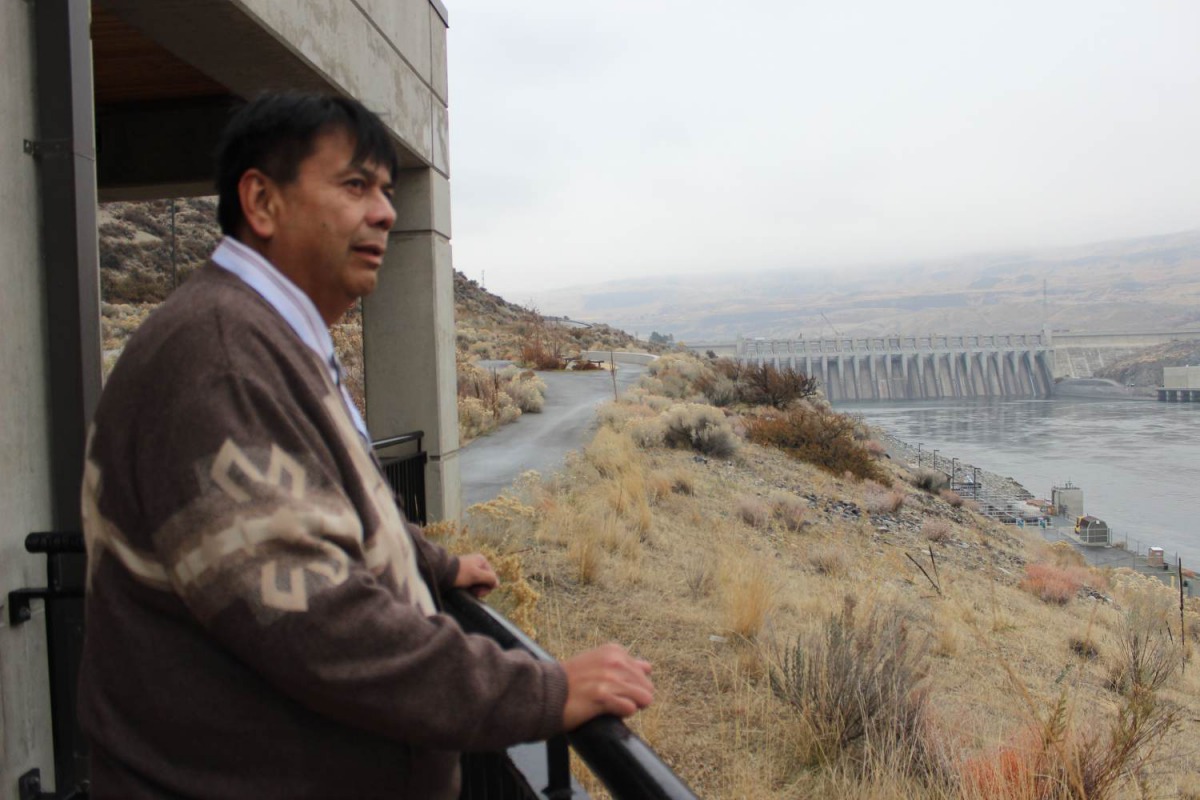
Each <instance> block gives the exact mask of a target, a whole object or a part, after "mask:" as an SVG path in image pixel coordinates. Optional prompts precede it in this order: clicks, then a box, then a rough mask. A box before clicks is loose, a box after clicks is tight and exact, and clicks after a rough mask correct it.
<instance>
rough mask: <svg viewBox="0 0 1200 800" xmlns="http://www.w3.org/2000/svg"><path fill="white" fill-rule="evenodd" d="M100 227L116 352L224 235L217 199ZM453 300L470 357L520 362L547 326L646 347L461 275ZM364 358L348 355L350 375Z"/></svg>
mask: <svg viewBox="0 0 1200 800" xmlns="http://www.w3.org/2000/svg"><path fill="white" fill-rule="evenodd" d="M97 221H98V228H99V236H100V289H101V299H102V300H103V314H102V326H103V328H104V331H103V341H104V349H105V350H106V351H108V352H110V353H115V352H116V351H119V350H120V349H121V348H122V347H123V346H124V342H125V340H126V339H127V338H128V336H129V335H130V334H132V333H133V331H134V330H136V329H137V327H138V325H140V324H141V322H142V320H144V319H145V317H146V315H147V314H148V313H149V312H150V310H152V309H153V308H154V307H155V306H156V305H158V304H159V303H161V302H162V301H163V300H165V299H166V297H167V295H168V294H170V292H171V290H172V288H174V287H175V286H176V285H178V284H180V283H182V282H183V281H185V280H186V279H187V277H188V276H189V275H190V274H191V273H192V272H193V271H194V270H196V269H197V268H199V267H200V266H202V265H203V264H204V263H205V262H207V261H208V258H209V256H210V255H211V254H212V251H213V249H214V248H215V247H216V246H217V242H218V241H220V238H221V232H220V229H219V228H218V226H217V223H216V198H213V197H198V198H187V199H180V200H175V201H171V200H155V201H150V202H141V203H106V204H104V205H102V206H101V207H100V211H99V215H98V220H97ZM172 231H174V236H172ZM172 239H174V246H173V247H172ZM454 300H455V316H456V318H457V322H458V349H459V352H460V353H461V354H462V357H463V358H471V357H478V358H485V359H490V358H501V359H515V358H517V357H518V356H519V355H520V347H521V343H522V342H523V341H524V340H526V339H528V338H529V337H530V336H531V335H534V334H535V332H536V331H537V330H538V329H541V328H552V329H553V330H554V333H555V336H557V337H558V338H560V339H561V340H562V343H563V347H564V348H565V349H566V351H567V354H573V353H572V351H578V350H579V349H611V348H615V349H629V348H635V347H636V348H637V349H645V346H644V345H639V344H638V343H637V342H636V341H635V340H634V338H633V337H632V336H630V335H629V334H627V333H625V332H624V331H621V330H617V329H615V328H611V327H609V326H608V325H603V324H597V325H581V324H571V323H570V322H569V321H567V322H562V323H560V322H556V321H554V320H547V319H545V318H544V317H542V315H541V314H539V313H538V312H537V311H536V310H530V309H526V308H522V307H521V306H518V305H516V304H514V303H510V302H508V301H506V300H504V299H503V298H501V297H498V296H497V295H494V294H492V293H491V292H488V291H487V290H485V289H484V288H483V287H481V286H479V284H478V283H476V282H475V281H473V280H468V279H467V278H466V277H464V276H463V275H462V274H461V273H458V272H456V273H455V274H454ZM343 325H348V326H350V327H351V328H360V327H361V325H360V322H359V318H358V316H357V314H355V313H351V314H350V315H348V317H347V319H346V321H345V323H343ZM340 327H342V326H339V328H340ZM344 333H345V337H342V336H337V337H336V338H338V340H339V345H340V344H342V339H343V338H345V340H346V342H347V344H346V346H348V347H350V348H352V349H353V348H354V347H361V345H357V344H355V343H356V342H357V341H359V334H358V333H356V332H355V331H351V330H348V331H345V332H344ZM110 360H111V359H110ZM358 360H361V359H356V358H355V357H354V356H353V355H352V354H348V355H347V357H346V361H347V362H348V364H347V366H348V367H350V368H351V371H353V368H354V362H356V361H358ZM110 366H111V364H110Z"/></svg>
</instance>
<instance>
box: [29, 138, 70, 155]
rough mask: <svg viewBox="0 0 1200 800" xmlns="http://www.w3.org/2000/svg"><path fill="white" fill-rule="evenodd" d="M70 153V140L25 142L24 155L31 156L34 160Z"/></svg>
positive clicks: (32, 140) (31, 140) (30, 140)
mask: <svg viewBox="0 0 1200 800" xmlns="http://www.w3.org/2000/svg"><path fill="white" fill-rule="evenodd" d="M70 152H71V140H70V139H42V140H40V141H39V140H34V139H26V140H25V154H26V155H31V156H33V157H34V158H45V157H46V156H56V155H62V154H64V153H70Z"/></svg>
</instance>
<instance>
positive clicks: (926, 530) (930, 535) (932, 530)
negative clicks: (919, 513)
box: [921, 518, 953, 543]
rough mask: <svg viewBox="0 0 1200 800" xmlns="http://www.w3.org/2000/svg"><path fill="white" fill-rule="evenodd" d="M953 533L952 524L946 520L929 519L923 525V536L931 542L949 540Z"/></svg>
mask: <svg viewBox="0 0 1200 800" xmlns="http://www.w3.org/2000/svg"><path fill="white" fill-rule="evenodd" d="M952 531H953V528H952V527H951V525H950V523H949V522H947V521H946V520H944V519H936V518H935V519H927V520H925V521H924V522H923V523H921V535H922V536H924V537H925V538H926V539H928V540H929V541H931V542H939V543H940V542H945V541H947V540H949V539H950V534H951V532H952Z"/></svg>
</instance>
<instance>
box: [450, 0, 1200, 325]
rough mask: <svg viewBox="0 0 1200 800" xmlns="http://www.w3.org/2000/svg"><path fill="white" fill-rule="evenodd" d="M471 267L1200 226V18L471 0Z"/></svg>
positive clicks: (623, 274) (1179, 13)
mask: <svg viewBox="0 0 1200 800" xmlns="http://www.w3.org/2000/svg"><path fill="white" fill-rule="evenodd" d="M446 5H447V7H448V9H449V12H450V31H449V62H450V63H449V69H450V161H451V174H452V177H451V187H452V193H453V203H454V205H453V215H454V223H453V224H454V262H455V267H456V268H457V269H459V270H461V271H463V272H465V273H466V274H467V276H468V277H471V278H475V279H477V280H478V279H479V278H480V277H481V276H483V275H484V273H486V285H487V287H488V288H489V289H491V290H493V291H497V292H499V293H501V294H503V295H505V296H506V297H508V298H509V299H512V300H516V301H523V299H524V298H526V297H529V296H532V295H533V294H534V293H535V292H536V290H537V289H544V288H554V287H562V286H569V285H574V284H584V283H596V282H600V281H602V280H606V279H611V278H631V277H637V276H641V275H660V274H662V275H665V274H679V273H692V274H695V273H703V272H730V271H751V270H760V269H778V268H789V269H796V270H797V271H800V270H812V269H833V268H845V267H848V266H861V265H864V264H885V263H888V262H894V261H900V260H909V259H920V258H941V257H949V256H954V255H957V254H964V253H972V252H981V251H988V250H995V249H1006V248H1010V247H1018V248H1019V247H1028V246H1044V245H1060V244H1080V243H1086V242H1091V241H1098V240H1105V239H1113V238H1123V237H1127V236H1138V235H1146V234H1155V233H1168V232H1176V231H1181V230H1188V229H1195V228H1200V3H1197V2H1192V0H1179V1H1178V2H1153V1H1152V0H1127V1H1126V2H1106V1H1105V0H1087V1H1086V2H1083V1H1080V2H1065V1H1064V2H1059V1H1056V0H1038V1H1037V2H1026V1H1025V0H1003V1H1000V0H997V1H996V2H970V1H969V0H957V1H956V2H923V1H922V0H915V1H913V0H910V1H909V2H904V3H899V2H850V1H849V0H847V2H820V3H812V2H803V0H789V1H788V2H776V1H775V0H757V2H746V3H734V2H730V1H729V0H725V1H724V2H719V3H718V2H707V0H687V1H686V2H684V1H683V0H679V1H676V0H638V1H637V2H633V0H604V2H600V0H557V2H555V1H552V0H539V2H531V1H530V0H506V1H505V2H498V0H447V3H446Z"/></svg>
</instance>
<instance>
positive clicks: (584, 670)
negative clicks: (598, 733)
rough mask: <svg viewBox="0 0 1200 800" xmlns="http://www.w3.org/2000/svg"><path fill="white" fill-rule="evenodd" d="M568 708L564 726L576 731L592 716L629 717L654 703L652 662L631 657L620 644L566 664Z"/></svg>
mask: <svg viewBox="0 0 1200 800" xmlns="http://www.w3.org/2000/svg"><path fill="white" fill-rule="evenodd" d="M563 667H564V668H565V669H566V671H567V706H566V708H565V709H564V710H563V724H564V725H565V726H566V729H567V730H569V731H570V730H574V729H575V728H578V727H579V726H580V725H582V724H583V723H585V722H587V721H588V720H589V719H591V718H592V717H596V716H599V715H600V714H612V715H614V716H617V717H628V716H631V715H632V714H634V713H635V712H637V711H639V710H640V709H643V708H646V707H647V706H648V705H650V703H651V702H653V700H654V686H653V684H651V683H650V662H649V661H643V660H641V659H640V658H634V657H633V656H631V655H629V653H628V652H627V651H626V650H625V648H624V647H621V645H619V644H606V645H603V646H601V647H597V648H596V649H595V650H588V651H587V652H584V653H580V654H579V655H577V656H575V657H574V658H570V659H567V660H566V661H564V662H563Z"/></svg>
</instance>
